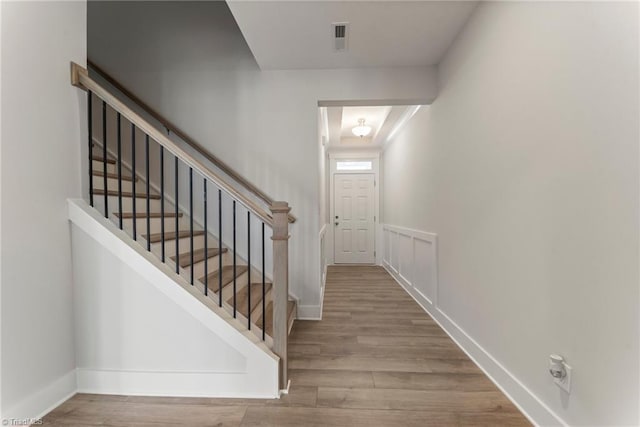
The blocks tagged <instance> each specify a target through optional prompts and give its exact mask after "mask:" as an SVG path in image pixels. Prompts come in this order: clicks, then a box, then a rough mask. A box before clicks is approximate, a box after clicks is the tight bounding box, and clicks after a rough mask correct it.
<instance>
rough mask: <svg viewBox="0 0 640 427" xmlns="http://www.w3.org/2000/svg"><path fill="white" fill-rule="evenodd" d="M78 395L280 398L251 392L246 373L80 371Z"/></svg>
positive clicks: (258, 391)
mask: <svg viewBox="0 0 640 427" xmlns="http://www.w3.org/2000/svg"><path fill="white" fill-rule="evenodd" d="M77 375H78V392H79V393H95V394H115V395H122V394H126V395H129V396H174V397H211V398H216V397H217V398H228V397H233V398H249V399H251V398H272V399H275V398H278V396H279V393H276V394H275V395H271V394H267V395H265V394H264V393H262V392H260V390H259V389H256V390H252V389H251V385H252V384H251V381H252V380H251V379H250V378H248V377H247V374H246V373H245V372H210V371H203V372H148V371H124V370H109V369H84V368H78V369H77Z"/></svg>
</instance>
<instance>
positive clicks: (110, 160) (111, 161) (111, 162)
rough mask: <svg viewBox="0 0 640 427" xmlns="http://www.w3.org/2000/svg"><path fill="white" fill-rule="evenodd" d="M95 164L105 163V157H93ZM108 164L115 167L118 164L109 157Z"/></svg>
mask: <svg viewBox="0 0 640 427" xmlns="http://www.w3.org/2000/svg"><path fill="white" fill-rule="evenodd" d="M91 159H92V160H93V161H94V162H103V163H104V161H105V160H104V157H102V156H93V157H92V158H91ZM107 163H109V164H112V165H115V164H116V160H115V159H111V158H109V157H107Z"/></svg>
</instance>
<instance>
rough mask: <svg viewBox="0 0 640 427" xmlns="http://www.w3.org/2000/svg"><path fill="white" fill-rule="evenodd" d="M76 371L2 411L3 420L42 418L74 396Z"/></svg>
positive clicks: (68, 373)
mask: <svg viewBox="0 0 640 427" xmlns="http://www.w3.org/2000/svg"><path fill="white" fill-rule="evenodd" d="M76 391H77V383H76V370H75V369H74V370H72V371H69V372H67V373H66V374H64V375H63V376H61V377H60V378H58V379H56V380H54V381H53V382H52V383H50V384H49V385H47V386H45V387H43V388H42V389H41V390H39V391H37V392H35V393H33V394H32V395H30V396H29V397H27V398H26V399H23V400H22V401H20V402H19V403H18V404H16V405H14V406H13V407H11V408H7V409H5V410H4V411H3V414H2V419H3V420H12V419H15V420H24V419H38V418H42V417H44V416H45V415H46V414H48V413H49V412H50V411H52V410H53V409H55V408H56V407H58V406H59V405H60V404H61V403H63V402H64V401H66V400H68V399H69V398H70V397H71V396H73V395H74V394H76Z"/></svg>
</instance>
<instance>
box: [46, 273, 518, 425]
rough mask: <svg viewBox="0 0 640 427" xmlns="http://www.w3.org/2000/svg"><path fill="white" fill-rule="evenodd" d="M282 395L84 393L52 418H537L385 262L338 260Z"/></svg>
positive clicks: (301, 335)
mask: <svg viewBox="0 0 640 427" xmlns="http://www.w3.org/2000/svg"><path fill="white" fill-rule="evenodd" d="M289 356H290V361H289V366H290V372H289V377H290V378H291V382H292V387H291V390H290V394H289V395H287V396H284V397H283V398H282V399H279V400H260V399H255V400H248V399H208V398H170V397H136V396H100V395H89V394H78V395H76V396H74V397H73V398H71V399H69V400H68V401H67V402H65V403H63V404H62V405H60V406H59V407H58V408H56V409H55V410H54V411H53V412H51V413H50V414H49V415H47V416H46V417H45V419H44V425H49V426H97V425H100V426H118V427H120V426H186V425H189V426H296V427H298V426H300V427H307V426H349V427H359V426H363V427H372V426H394V427H396V426H416V427H418V426H420V427H424V426H529V425H530V423H529V422H528V421H527V420H526V419H525V418H524V416H523V415H522V414H521V413H520V412H518V410H517V409H516V408H515V407H514V405H513V404H512V403H511V402H510V401H509V400H508V399H507V398H506V397H505V396H504V395H503V394H502V393H501V392H500V391H499V390H498V389H497V388H496V387H495V386H494V385H493V383H491V381H490V380H489V379H488V378H486V377H485V376H484V374H483V373H482V372H481V371H480V370H479V369H478V368H477V367H476V366H475V365H474V364H473V362H471V361H470V360H469V359H468V358H467V357H466V355H465V354H464V353H463V352H462V351H461V350H460V349H459V348H458V347H457V346H456V345H455V344H454V343H453V341H451V339H449V337H448V336H447V335H446V334H445V333H444V332H443V331H442V330H441V329H440V328H439V327H438V325H437V324H436V323H435V322H434V321H433V320H432V319H431V318H430V317H429V316H428V315H427V314H426V313H425V312H424V311H423V310H422V309H421V308H420V307H419V306H418V305H417V304H416V303H415V302H414V301H413V299H411V298H410V297H409V296H408V295H407V294H406V293H405V292H404V290H403V289H402V288H401V287H400V286H399V285H398V284H397V283H396V282H395V281H394V280H393V279H392V278H391V277H390V276H389V275H388V274H387V272H386V271H384V269H382V268H380V267H369V266H366V267H364V266H363V267H358V266H348V267H346V266H345V267H342V266H341V267H330V268H329V273H328V276H327V287H326V291H325V301H324V312H323V320H322V321H320V322H314V321H296V322H295V324H294V326H293V330H292V333H291V336H290V343H289Z"/></svg>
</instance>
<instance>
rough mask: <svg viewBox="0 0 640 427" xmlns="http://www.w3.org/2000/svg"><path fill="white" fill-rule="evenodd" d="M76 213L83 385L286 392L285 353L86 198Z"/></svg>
mask: <svg viewBox="0 0 640 427" xmlns="http://www.w3.org/2000/svg"><path fill="white" fill-rule="evenodd" d="M69 218H70V219H71V221H72V227H71V234H72V254H73V276H74V291H73V298H74V313H75V320H76V322H75V331H76V335H75V339H76V346H75V348H76V364H77V377H78V391H79V392H89V393H106V394H124V395H131V394H143V395H167V396H208V397H265V398H269V397H270V398H274V397H276V396H277V395H278V358H277V357H276V356H275V355H274V354H273V353H272V352H271V351H270V350H268V348H267V347H266V345H264V344H263V343H262V342H261V341H260V338H258V337H257V336H253V335H251V334H246V333H245V332H243V326H244V324H242V323H241V322H240V321H239V320H234V319H233V318H232V317H231V315H229V314H228V313H226V312H225V311H224V310H223V309H220V308H219V307H217V305H216V303H215V302H214V301H213V300H211V299H210V298H208V297H205V296H204V295H202V293H201V292H200V291H198V290H196V289H194V288H193V287H192V286H191V285H189V283H188V282H187V281H186V280H185V279H183V278H180V279H178V278H177V277H176V276H175V274H174V273H173V272H172V271H171V269H170V268H169V267H167V266H165V265H163V264H162V263H161V262H160V261H159V260H158V259H157V258H156V257H155V255H151V254H149V253H148V252H147V251H146V250H145V249H144V248H142V247H140V246H139V245H137V244H135V243H133V242H131V241H130V240H129V239H128V238H124V233H123V232H122V231H120V230H119V229H118V228H117V226H115V225H114V224H112V223H111V222H110V221H109V220H107V219H105V218H104V217H103V216H102V215H101V214H100V213H99V212H97V211H96V210H94V209H92V208H91V207H90V206H89V205H88V204H87V203H86V202H83V201H70V202H69ZM176 281H177V282H178V285H180V286H177V285H176ZM194 296H195V297H194Z"/></svg>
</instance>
